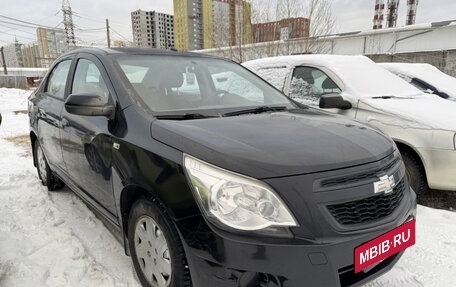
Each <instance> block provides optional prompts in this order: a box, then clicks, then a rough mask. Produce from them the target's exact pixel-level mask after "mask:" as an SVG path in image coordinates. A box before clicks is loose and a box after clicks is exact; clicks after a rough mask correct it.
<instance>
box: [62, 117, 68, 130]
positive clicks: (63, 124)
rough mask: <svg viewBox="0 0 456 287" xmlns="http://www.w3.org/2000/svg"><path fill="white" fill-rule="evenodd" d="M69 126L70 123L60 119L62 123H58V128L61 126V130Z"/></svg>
mask: <svg viewBox="0 0 456 287" xmlns="http://www.w3.org/2000/svg"><path fill="white" fill-rule="evenodd" d="M69 125H70V123H69V122H68V120H67V119H65V118H64V119H62V121H61V122H60V126H61V127H62V128H65V127H67V126H69Z"/></svg>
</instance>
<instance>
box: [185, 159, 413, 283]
mask: <svg viewBox="0 0 456 287" xmlns="http://www.w3.org/2000/svg"><path fill="white" fill-rule="evenodd" d="M385 174H386V175H388V176H389V177H394V179H395V182H396V185H395V187H394V188H393V190H390V191H389V192H387V193H384V194H382V193H377V194H376V193H375V192H374V183H376V182H377V181H378V180H379V176H380V177H381V176H383V175H385ZM264 181H265V182H266V183H267V184H269V185H270V186H271V187H272V188H274V189H275V190H276V191H281V192H280V195H281V196H282V200H284V202H285V203H286V205H287V206H288V207H289V208H290V210H292V211H293V213H294V216H295V217H296V219H297V220H298V222H299V226H297V227H292V228H290V229H286V230H285V231H284V230H283V229H282V230H281V229H278V230H276V231H275V232H270V233H263V234H261V235H259V234H257V235H253V233H251V232H241V231H232V232H229V231H227V230H226V229H225V228H220V227H219V226H218V225H216V224H214V223H213V222H211V221H210V220H209V219H207V218H206V217H204V216H203V215H198V216H194V217H190V218H186V219H183V220H179V221H176V227H177V229H178V232H179V234H180V236H181V239H182V243H183V246H184V249H185V252H186V256H187V260H188V265H189V269H190V274H191V277H192V282H193V286H198V287H205V286H208V287H209V286H210V287H212V286H217V287H250V286H252V287H253V286H261V287H273V286H277V287H285V286H286V287H292V286H295V287H301V286H304V285H305V286H325V287H326V286H336V287H339V286H357V285H361V284H363V283H365V282H367V281H370V280H372V279H373V278H375V277H377V276H379V275H381V274H383V273H384V272H386V271H388V270H389V269H391V268H392V266H393V265H394V263H395V262H396V261H397V260H398V259H399V258H400V256H401V255H402V253H399V254H396V255H393V256H391V257H389V258H387V259H385V260H384V261H382V262H381V263H380V264H378V265H377V266H375V267H374V268H372V269H371V270H369V271H366V272H360V273H356V274H355V273H354V253H355V252H354V250H355V248H356V247H358V246H360V245H362V244H364V243H366V242H368V241H370V240H372V239H374V238H376V237H378V236H380V235H382V234H384V233H386V232H388V231H390V230H392V229H394V228H396V227H398V226H399V225H401V224H403V223H404V222H406V221H408V220H410V219H412V218H415V216H416V196H415V193H414V192H413V190H411V189H410V188H409V187H408V182H407V178H406V176H405V168H404V165H403V163H402V161H401V160H400V158H399V156H398V155H397V154H396V153H394V154H391V155H390V156H388V157H386V158H384V159H382V160H380V161H378V162H375V163H370V164H366V165H363V166H356V167H352V168H347V169H343V170H333V171H328V172H320V173H314V174H307V175H296V176H290V177H287V178H272V179H265V180H264Z"/></svg>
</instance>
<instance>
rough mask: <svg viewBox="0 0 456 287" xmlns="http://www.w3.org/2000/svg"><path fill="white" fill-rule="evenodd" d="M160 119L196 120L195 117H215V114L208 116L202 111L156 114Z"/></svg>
mask: <svg viewBox="0 0 456 287" xmlns="http://www.w3.org/2000/svg"><path fill="white" fill-rule="evenodd" d="M155 117H156V118H157V119H159V120H178V121H180V120H195V119H205V118H213V117H214V116H206V115H203V114H200V113H186V114H176V115H173V114H170V115H166V114H165V115H156V116H155Z"/></svg>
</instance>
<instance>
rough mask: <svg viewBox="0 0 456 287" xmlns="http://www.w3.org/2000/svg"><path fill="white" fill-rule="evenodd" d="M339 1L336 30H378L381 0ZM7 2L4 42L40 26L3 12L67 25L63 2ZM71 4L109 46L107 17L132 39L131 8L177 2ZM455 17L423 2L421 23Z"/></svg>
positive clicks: (29, 38)
mask: <svg viewBox="0 0 456 287" xmlns="http://www.w3.org/2000/svg"><path fill="white" fill-rule="evenodd" d="M257 1H258V0H257ZM260 1H261V0H260ZM265 1H266V0H265ZM333 1H334V5H333V13H334V15H335V18H336V31H335V32H350V31H358V30H369V29H371V28H372V18H373V16H374V5H375V0H333ZM385 1H386V0H385ZM2 2H4V3H2V4H3V5H2V8H1V9H0V45H6V44H8V43H12V42H13V41H14V39H15V37H17V39H18V40H19V42H21V43H30V42H33V41H36V26H33V25H30V24H26V23H19V24H21V25H23V26H17V25H12V24H11V23H16V24H17V23H18V22H15V21H13V20H10V19H7V18H5V17H2V16H6V17H11V18H15V19H18V20H22V21H25V22H30V23H33V24H39V25H45V26H50V27H60V28H63V24H62V23H61V22H62V20H63V15H62V12H61V11H60V10H61V7H62V1H61V0H39V1H30V0H3V1H2ZM5 2H7V4H6V3H5ZM255 2H256V1H255ZM400 2H401V3H400V10H399V18H398V26H403V25H404V23H405V14H406V13H405V9H406V3H407V0H402V1H400ZM5 4H6V5H5ZM70 4H71V8H72V10H73V13H74V15H73V22H74V24H75V25H76V27H77V28H76V30H75V35H76V37H77V38H78V40H80V41H83V42H84V43H86V44H90V43H95V44H99V45H104V44H106V29H105V19H106V18H108V19H109V22H110V26H111V28H112V29H113V30H112V31H111V39H112V40H131V39H132V31H131V19H130V12H132V11H134V10H137V9H142V10H149V11H153V10H155V11H158V12H164V13H170V14H172V13H173V1H172V0H127V1H115V0H77V1H76V0H70ZM261 9H263V7H262V8H261ZM303 16H305V15H303ZM453 19H456V1H455V0H419V5H418V12H417V17H416V23H417V24H419V23H429V22H435V21H443V20H453Z"/></svg>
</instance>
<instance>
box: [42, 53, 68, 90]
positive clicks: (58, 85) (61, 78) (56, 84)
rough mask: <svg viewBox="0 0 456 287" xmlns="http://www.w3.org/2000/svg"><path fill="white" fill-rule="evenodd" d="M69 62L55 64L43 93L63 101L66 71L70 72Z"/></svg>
mask: <svg viewBox="0 0 456 287" xmlns="http://www.w3.org/2000/svg"><path fill="white" fill-rule="evenodd" d="M70 66H71V60H65V61H62V62H60V63H59V64H57V66H56V67H55V68H54V70H52V73H51V75H50V76H49V81H48V83H47V86H46V90H45V92H46V93H48V94H49V95H52V96H54V97H56V98H59V99H63V98H64V96H65V85H66V81H67V76H68V71H69V70H70Z"/></svg>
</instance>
